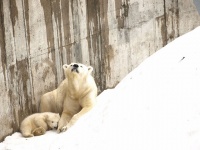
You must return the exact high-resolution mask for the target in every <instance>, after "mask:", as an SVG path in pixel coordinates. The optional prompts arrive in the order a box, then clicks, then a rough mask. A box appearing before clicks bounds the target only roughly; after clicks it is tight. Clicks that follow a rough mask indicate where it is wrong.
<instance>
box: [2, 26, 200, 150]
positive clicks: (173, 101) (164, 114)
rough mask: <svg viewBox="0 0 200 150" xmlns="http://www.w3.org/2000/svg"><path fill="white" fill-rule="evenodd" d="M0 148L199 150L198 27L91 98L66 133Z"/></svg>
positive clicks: (11, 139)
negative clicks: (88, 106) (89, 108)
mask: <svg viewBox="0 0 200 150" xmlns="http://www.w3.org/2000/svg"><path fill="white" fill-rule="evenodd" d="M0 149H2V150H4V149H9V150H23V149H37V150H45V149H48V150H57V149H59V150H62V149H63V150H64V149H69V150H94V149H95V150H111V149H113V150H115V149H124V150H129V149H130V150H147V149H149V150H199V149H200V27H198V28H196V29H195V30H193V31H191V32H189V33H187V34H185V35H184V36H181V37H179V38H178V39H176V40H174V41H173V42H171V43H170V44H168V45H167V46H165V47H164V48H162V49H161V50H159V51H158V52H156V53H155V54H153V55H152V56H151V57H149V58H148V59H146V60H145V61H144V62H143V63H142V64H141V65H140V66H139V67H137V68H136V69H135V70H133V71H132V72H131V73H130V74H129V75H127V77H125V78H124V79H123V80H122V81H121V82H120V83H119V84H118V85H117V86H116V88H115V89H111V90H106V91H104V92H103V93H102V94H101V95H99V96H98V98H97V105H96V107H95V108H94V109H93V110H92V111H90V112H89V113H88V114H86V115H85V116H84V117H82V118H81V119H80V120H79V121H78V122H77V123H76V124H75V126H73V127H72V128H70V129H69V130H68V131H67V132H64V133H61V134H57V133H56V132H55V131H48V132H47V133H46V134H45V135H43V136H39V137H33V138H28V139H26V138H23V137H21V134H20V133H15V134H13V135H12V136H8V137H7V138H6V139H5V141H4V142H2V143H0Z"/></svg>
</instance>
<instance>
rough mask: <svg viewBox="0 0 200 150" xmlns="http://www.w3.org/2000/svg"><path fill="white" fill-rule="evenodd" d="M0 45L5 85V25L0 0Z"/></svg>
mask: <svg viewBox="0 0 200 150" xmlns="http://www.w3.org/2000/svg"><path fill="white" fill-rule="evenodd" d="M0 22H1V24H0V47H1V63H2V66H1V67H2V69H3V75H4V84H5V87H6V67H7V54H6V49H5V27H4V14H3V3H2V2H0Z"/></svg>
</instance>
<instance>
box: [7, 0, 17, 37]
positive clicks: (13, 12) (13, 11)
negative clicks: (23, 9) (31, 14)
mask: <svg viewBox="0 0 200 150" xmlns="http://www.w3.org/2000/svg"><path fill="white" fill-rule="evenodd" d="M9 2H10V18H11V21H12V27H13V35H15V34H14V33H15V30H14V27H15V24H16V20H18V9H17V6H16V1H15V0H10V1H9Z"/></svg>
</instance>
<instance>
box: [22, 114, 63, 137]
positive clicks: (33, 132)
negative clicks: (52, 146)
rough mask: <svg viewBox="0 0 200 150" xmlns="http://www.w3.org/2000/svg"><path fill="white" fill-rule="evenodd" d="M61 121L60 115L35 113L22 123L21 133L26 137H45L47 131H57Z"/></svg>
mask: <svg viewBox="0 0 200 150" xmlns="http://www.w3.org/2000/svg"><path fill="white" fill-rule="evenodd" d="M59 120H60V115H59V114H58V113H57V114H56V113H52V112H45V113H35V114H32V115H30V116H28V117H26V118H25V119H24V120H23V121H22V123H21V126H20V131H21V133H22V135H23V136H24V137H33V136H38V135H43V134H44V133H45V132H46V131H47V130H50V129H57V127H58V122H59Z"/></svg>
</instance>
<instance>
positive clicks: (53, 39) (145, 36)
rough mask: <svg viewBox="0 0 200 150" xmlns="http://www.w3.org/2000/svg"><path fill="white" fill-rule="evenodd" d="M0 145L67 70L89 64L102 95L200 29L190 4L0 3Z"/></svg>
mask: <svg viewBox="0 0 200 150" xmlns="http://www.w3.org/2000/svg"><path fill="white" fill-rule="evenodd" d="M0 22H1V24H0V54H1V57H0V122H1V123H0V129H1V130H0V140H2V139H3V138H4V137H5V136H6V135H8V134H11V133H12V132H14V131H17V130H18V128H19V124H20V122H21V121H22V119H23V118H24V117H25V116H27V115H28V114H30V113H34V112H36V111H37V108H38V101H39V99H40V96H41V95H42V94H44V93H46V92H48V91H51V90H53V89H55V88H56V87H57V86H58V84H59V83H60V82H61V81H62V80H63V71H62V65H63V64H64V63H70V62H81V63H84V64H88V65H92V66H93V67H94V68H95V69H94V70H95V71H94V76H95V80H96V82H97V85H98V88H99V91H102V90H103V89H105V88H110V87H114V86H115V85H116V84H117V83H118V82H119V81H120V80H121V79H122V78H123V77H124V76H125V75H126V74H128V73H129V72H130V71H131V70H132V69H134V68H135V67H136V66H138V64H140V63H141V62H142V61H143V60H144V59H145V58H147V57H148V56H150V55H151V54H153V53H154V52H155V51H157V50H158V49H160V48H161V47H163V46H164V45H166V44H167V43H169V42H170V41H172V40H174V39H175V38H176V37H178V36H180V35H182V34H184V33H186V32H188V31H190V30H192V29H194V28H195V27H196V26H198V25H200V18H199V16H198V14H197V11H196V9H195V7H194V5H193V2H192V0H184V1H178V0H143V1H140V0H2V1H0Z"/></svg>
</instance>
